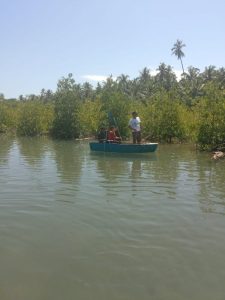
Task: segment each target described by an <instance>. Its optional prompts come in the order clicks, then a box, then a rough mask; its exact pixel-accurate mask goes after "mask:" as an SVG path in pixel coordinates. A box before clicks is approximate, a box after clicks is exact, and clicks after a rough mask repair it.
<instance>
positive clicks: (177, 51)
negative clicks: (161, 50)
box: [171, 40, 186, 74]
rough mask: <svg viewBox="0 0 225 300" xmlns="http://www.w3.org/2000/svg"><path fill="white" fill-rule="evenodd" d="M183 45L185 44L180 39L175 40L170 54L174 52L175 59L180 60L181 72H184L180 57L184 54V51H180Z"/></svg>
mask: <svg viewBox="0 0 225 300" xmlns="http://www.w3.org/2000/svg"><path fill="white" fill-rule="evenodd" d="M185 46H186V45H185V44H183V42H182V41H181V40H177V41H176V43H175V44H174V45H173V48H172V49H171V51H172V54H174V55H175V56H176V57H177V59H179V60H180V62H181V67H182V70H183V74H184V66H183V61H182V57H184V56H185V55H184V52H183V51H182V48H183V47H185Z"/></svg>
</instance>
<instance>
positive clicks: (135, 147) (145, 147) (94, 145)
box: [89, 142, 158, 153]
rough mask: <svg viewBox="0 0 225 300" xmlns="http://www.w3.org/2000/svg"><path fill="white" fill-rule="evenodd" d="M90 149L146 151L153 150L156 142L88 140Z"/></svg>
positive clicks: (127, 151) (119, 151)
mask: <svg viewBox="0 0 225 300" xmlns="http://www.w3.org/2000/svg"><path fill="white" fill-rule="evenodd" d="M89 145H90V149H91V150H92V151H101V152H116V153H148V152H155V150H156V149H157V147H158V144H157V143H147V144H117V143H98V142H90V143H89Z"/></svg>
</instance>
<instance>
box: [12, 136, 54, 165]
mask: <svg viewBox="0 0 225 300" xmlns="http://www.w3.org/2000/svg"><path fill="white" fill-rule="evenodd" d="M17 144H18V147H19V150H20V153H21V155H22V156H23V159H24V160H25V161H26V162H27V163H28V164H29V165H31V166H33V167H36V166H39V165H40V164H41V161H42V159H43V157H44V155H45V153H46V151H48V149H49V147H50V144H51V140H50V139H49V138H48V137H19V138H17ZM50 148H51V147H50Z"/></svg>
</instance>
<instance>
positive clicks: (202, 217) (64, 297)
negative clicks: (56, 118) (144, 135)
mask: <svg viewBox="0 0 225 300" xmlns="http://www.w3.org/2000/svg"><path fill="white" fill-rule="evenodd" d="M224 182H225V161H212V160H211V159H210V155H209V154H203V153H197V152H196V151H195V149H194V148H193V147H191V146H183V145H170V146H168V145H167V146H165V145H160V147H159V149H158V151H157V152H156V153H152V154H143V155H139V156H138V155H122V156H121V155H118V154H114V155H113V154H105V155H104V154H102V155H100V154H93V153H90V151H89V147H88V142H77V141H76V142H75V141H52V140H49V139H47V138H32V139H29V138H21V139H10V138H5V137H1V138H0V299H1V300H8V299H9V300H74V299H76V300H81V299H84V300H89V299H90V300H106V299H107V300H120V299H121V300H145V299H146V300H147V299H148V300H149V299H152V300H164V299H165V300H176V299H177V300H190V299H192V300H212V299H213V300H225V284H224V283H225V184H224Z"/></svg>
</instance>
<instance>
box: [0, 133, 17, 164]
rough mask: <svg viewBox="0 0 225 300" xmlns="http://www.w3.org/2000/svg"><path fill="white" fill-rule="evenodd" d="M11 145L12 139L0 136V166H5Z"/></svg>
mask: <svg viewBox="0 0 225 300" xmlns="http://www.w3.org/2000/svg"><path fill="white" fill-rule="evenodd" d="M13 143H14V139H13V138H11V137H7V136H5V135H0V165H4V164H7V162H8V159H9V153H10V150H11V148H12V146H13Z"/></svg>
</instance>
